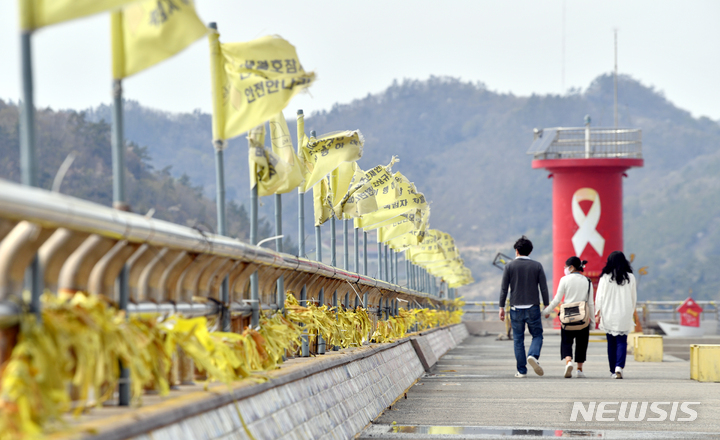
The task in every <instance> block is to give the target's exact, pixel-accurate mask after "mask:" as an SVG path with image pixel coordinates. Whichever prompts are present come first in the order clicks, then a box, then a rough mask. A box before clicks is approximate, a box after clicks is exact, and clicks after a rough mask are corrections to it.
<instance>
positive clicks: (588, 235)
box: [572, 188, 605, 257]
mask: <svg viewBox="0 0 720 440" xmlns="http://www.w3.org/2000/svg"><path fill="white" fill-rule="evenodd" d="M584 200H588V201H590V202H592V206H590V210H589V211H588V213H587V215H585V213H584V212H583V210H582V208H581V207H580V202H582V201H584ZM572 214H573V218H574V219H575V223H577V225H578V227H579V228H580V229H578V230H577V232H575V235H573V237H572V244H573V247H574V248H575V255H577V256H578V257H579V256H580V255H582V253H583V251H584V250H585V247H586V246H587V245H588V243H590V245H592V247H593V248H595V251H597V253H598V255H600V256H601V257H602V254H603V249H605V239H604V238H603V236H602V235H600V233H599V232H598V231H597V225H598V223H599V222H600V195H599V194H598V193H597V191H595V190H594V189H592V188H580V189H579V190H577V191H575V194H573V198H572Z"/></svg>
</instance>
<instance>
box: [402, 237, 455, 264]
mask: <svg viewBox="0 0 720 440" xmlns="http://www.w3.org/2000/svg"><path fill="white" fill-rule="evenodd" d="M439 232H440V231H437V230H435V229H430V230H428V231H427V233H426V234H425V239H424V240H423V242H422V243H421V244H419V245H418V246H413V247H411V248H410V249H408V250H407V251H406V252H405V255H406V257H407V258H408V259H409V260H410V261H412V262H413V263H415V264H419V265H421V266H422V265H423V263H430V262H433V261H442V260H444V259H445V255H444V254H443V252H442V249H441V248H440V245H439V244H438V235H439Z"/></svg>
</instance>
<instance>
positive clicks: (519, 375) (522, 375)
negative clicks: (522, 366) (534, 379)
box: [515, 371, 527, 378]
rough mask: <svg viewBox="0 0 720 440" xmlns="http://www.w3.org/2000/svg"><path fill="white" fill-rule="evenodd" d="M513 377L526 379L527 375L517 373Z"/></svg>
mask: <svg viewBox="0 0 720 440" xmlns="http://www.w3.org/2000/svg"><path fill="white" fill-rule="evenodd" d="M515 377H520V378H523V377H527V374H522V373H521V372H519V371H518V372H517V373H515Z"/></svg>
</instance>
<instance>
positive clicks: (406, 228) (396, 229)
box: [377, 214, 415, 243]
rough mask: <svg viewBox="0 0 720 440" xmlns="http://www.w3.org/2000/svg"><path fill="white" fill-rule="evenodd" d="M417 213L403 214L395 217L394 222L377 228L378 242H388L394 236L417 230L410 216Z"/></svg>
mask: <svg viewBox="0 0 720 440" xmlns="http://www.w3.org/2000/svg"><path fill="white" fill-rule="evenodd" d="M410 216H413V217H414V216H415V214H402V215H399V216H397V217H395V219H394V221H393V223H391V224H389V225H385V226H383V227H381V228H378V230H377V240H378V243H386V242H388V241H390V240H392V239H393V238H397V237H400V236H402V235H405V234H408V233H410V232H412V231H414V230H415V223H414V222H413V221H411V220H410V219H409V218H408V217H410Z"/></svg>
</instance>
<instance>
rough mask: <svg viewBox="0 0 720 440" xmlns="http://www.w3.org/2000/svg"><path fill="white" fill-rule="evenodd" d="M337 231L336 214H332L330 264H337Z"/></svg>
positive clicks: (333, 265)
mask: <svg viewBox="0 0 720 440" xmlns="http://www.w3.org/2000/svg"><path fill="white" fill-rule="evenodd" d="M336 240H337V236H336V231H335V214H333V215H331V216H330V265H331V266H332V267H335V266H337V249H336V245H337V243H336Z"/></svg>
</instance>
